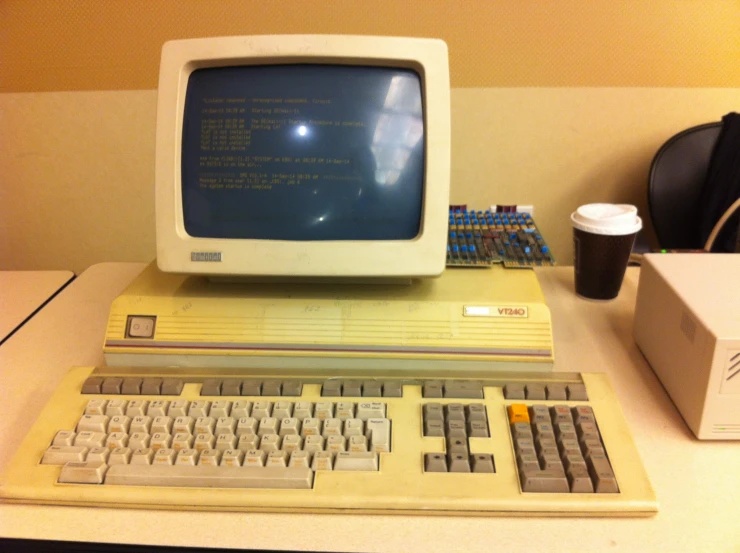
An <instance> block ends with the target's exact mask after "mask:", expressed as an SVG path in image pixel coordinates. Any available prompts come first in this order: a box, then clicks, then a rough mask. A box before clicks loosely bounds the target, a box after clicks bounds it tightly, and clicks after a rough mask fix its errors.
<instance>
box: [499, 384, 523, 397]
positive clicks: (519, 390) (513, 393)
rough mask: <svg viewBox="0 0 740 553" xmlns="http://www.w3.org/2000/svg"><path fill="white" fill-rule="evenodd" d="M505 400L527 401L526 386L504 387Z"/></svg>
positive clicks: (512, 385)
mask: <svg viewBox="0 0 740 553" xmlns="http://www.w3.org/2000/svg"><path fill="white" fill-rule="evenodd" d="M504 399H525V396H524V384H506V385H505V386H504Z"/></svg>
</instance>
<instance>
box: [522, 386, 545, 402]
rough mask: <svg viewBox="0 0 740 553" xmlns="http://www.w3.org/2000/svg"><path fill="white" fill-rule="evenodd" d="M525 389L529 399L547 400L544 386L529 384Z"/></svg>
mask: <svg viewBox="0 0 740 553" xmlns="http://www.w3.org/2000/svg"><path fill="white" fill-rule="evenodd" d="M525 389H526V392H527V399H545V385H544V384H527V385H526V387H525Z"/></svg>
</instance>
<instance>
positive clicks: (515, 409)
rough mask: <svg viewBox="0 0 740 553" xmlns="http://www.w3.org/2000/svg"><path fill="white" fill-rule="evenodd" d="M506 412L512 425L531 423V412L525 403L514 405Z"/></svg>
mask: <svg viewBox="0 0 740 553" xmlns="http://www.w3.org/2000/svg"><path fill="white" fill-rule="evenodd" d="M506 410H507V412H508V414H509V422H510V423H511V424H514V423H515V422H526V423H529V410H528V409H527V406H526V405H524V404H523V403H512V404H511V405H509V406H508V407H507V408H506Z"/></svg>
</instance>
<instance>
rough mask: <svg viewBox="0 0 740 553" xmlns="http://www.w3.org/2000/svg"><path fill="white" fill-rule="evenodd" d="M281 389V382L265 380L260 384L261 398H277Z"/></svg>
mask: <svg viewBox="0 0 740 553" xmlns="http://www.w3.org/2000/svg"><path fill="white" fill-rule="evenodd" d="M281 389H282V382H280V381H279V380H265V381H264V382H263V383H262V395H263V396H279V395H280V391H281Z"/></svg>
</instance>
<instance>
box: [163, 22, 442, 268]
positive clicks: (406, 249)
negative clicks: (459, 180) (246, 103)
mask: <svg viewBox="0 0 740 553" xmlns="http://www.w3.org/2000/svg"><path fill="white" fill-rule="evenodd" d="M301 63H312V64H313V63H316V64H338V65H355V66H358V65H359V66H361V65H367V66H382V67H399V68H407V69H412V70H414V71H416V73H417V74H418V75H419V77H420V78H421V83H422V103H423V106H424V109H423V113H424V128H425V141H424V149H425V151H424V160H425V161H424V183H425V187H424V191H423V194H422V202H423V205H422V213H421V224H420V230H419V234H418V236H417V237H415V238H414V239H411V240H383V241H373V240H363V241H353V240H331V241H316V242H307V241H300V242H299V241H283V240H248V239H231V238H198V237H193V236H190V235H188V234H187V232H186V231H185V224H184V218H183V209H182V187H181V185H180V182H181V169H182V163H181V161H182V120H183V113H184V110H185V93H186V90H187V85H188V79H189V77H190V74H191V73H192V72H193V71H195V70H196V69H201V68H206V67H228V66H235V65H287V64H301ZM449 181H450V87H449V66H448V61H447V45H446V44H445V43H444V42H443V41H441V40H437V39H422V38H404V37H364V36H320V35H269V36H267V35H266V36H249V37H218V38H205V39H188V40H177V41H171V42H167V43H165V45H164V46H163V48H162V57H161V63H160V76H159V89H158V105H157V135H156V160H155V208H156V236H157V265H158V266H159V268H160V269H161V270H162V271H165V272H172V273H181V274H205V275H213V276H237V277H238V276H252V277H255V276H256V277H269V276H281V277H299V278H300V277H313V278H322V277H327V278H335V277H430V276H438V275H439V274H441V273H442V271H443V270H444V267H445V259H446V235H447V214H448V206H449ZM193 253H195V254H196V256H195V259H198V260H194V257H193V255H192V254H193ZM254 259H258V260H259V262H258V263H254V262H251V260H254Z"/></svg>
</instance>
